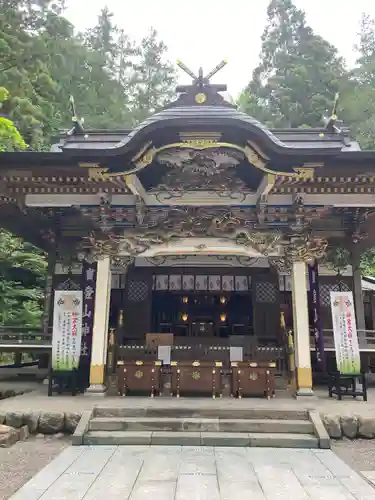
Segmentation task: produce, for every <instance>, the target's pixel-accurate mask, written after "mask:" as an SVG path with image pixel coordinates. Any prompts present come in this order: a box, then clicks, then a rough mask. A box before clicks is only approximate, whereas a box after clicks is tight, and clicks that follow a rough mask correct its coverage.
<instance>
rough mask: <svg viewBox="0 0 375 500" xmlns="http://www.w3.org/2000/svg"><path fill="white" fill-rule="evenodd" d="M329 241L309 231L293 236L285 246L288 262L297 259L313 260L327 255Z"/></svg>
mask: <svg viewBox="0 0 375 500" xmlns="http://www.w3.org/2000/svg"><path fill="white" fill-rule="evenodd" d="M327 247H328V241H327V240H326V239H325V238H320V237H311V235H309V234H308V233H306V234H304V235H301V236H297V237H293V238H292V239H291V241H290V243H289V244H288V245H287V246H286V248H285V258H286V261H287V263H289V264H291V263H293V262H296V261H303V262H306V263H308V262H311V261H314V260H315V259H316V260H321V259H323V258H324V257H325V255H326V251H327Z"/></svg>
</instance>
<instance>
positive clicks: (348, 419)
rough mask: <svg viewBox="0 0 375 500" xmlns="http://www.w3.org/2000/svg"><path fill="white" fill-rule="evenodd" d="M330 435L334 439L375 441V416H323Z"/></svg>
mask: <svg viewBox="0 0 375 500" xmlns="http://www.w3.org/2000/svg"><path fill="white" fill-rule="evenodd" d="M320 416H321V418H322V422H323V425H324V427H325V428H326V431H327V432H328V435H329V437H330V438H333V439H342V438H344V437H345V438H349V439H360V438H361V439H373V438H375V416H374V417H362V416H357V415H337V414H324V415H323V414H321V415H320Z"/></svg>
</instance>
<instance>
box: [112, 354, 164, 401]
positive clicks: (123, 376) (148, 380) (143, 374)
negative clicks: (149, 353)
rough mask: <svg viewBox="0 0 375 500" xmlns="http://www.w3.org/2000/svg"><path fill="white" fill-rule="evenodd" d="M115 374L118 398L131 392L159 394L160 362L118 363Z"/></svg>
mask: <svg viewBox="0 0 375 500" xmlns="http://www.w3.org/2000/svg"><path fill="white" fill-rule="evenodd" d="M116 372H117V388H118V393H119V394H120V396H124V395H125V396H126V395H127V394H128V393H129V392H131V391H133V392H146V393H148V394H150V396H151V397H154V395H155V394H157V395H160V394H161V390H162V389H161V361H119V362H118V364H117V370H116Z"/></svg>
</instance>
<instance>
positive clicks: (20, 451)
mask: <svg viewBox="0 0 375 500" xmlns="http://www.w3.org/2000/svg"><path fill="white" fill-rule="evenodd" d="M70 442H71V440H70V438H69V437H60V438H56V437H42V438H39V437H38V438H37V437H32V438H30V439H29V440H28V441H24V442H18V443H16V444H15V445H14V446H12V447H11V448H0V500H8V499H9V498H10V497H11V496H12V495H13V494H14V493H15V492H16V491H17V490H18V489H19V488H21V486H23V485H24V484H25V483H26V482H27V481H29V479H31V478H32V477H33V476H34V475H35V474H36V473H37V472H39V471H40V470H41V469H43V467H45V466H46V465H48V464H49V463H50V462H51V461H52V460H53V459H54V458H55V457H56V456H57V455H59V454H60V452H61V451H63V449H64V448H66V447H67V446H69V445H70Z"/></svg>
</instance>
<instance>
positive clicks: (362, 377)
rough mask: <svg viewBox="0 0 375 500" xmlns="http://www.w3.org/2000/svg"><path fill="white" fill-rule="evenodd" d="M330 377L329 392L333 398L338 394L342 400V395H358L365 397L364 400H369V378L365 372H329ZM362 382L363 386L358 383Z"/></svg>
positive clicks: (354, 396) (353, 396)
mask: <svg viewBox="0 0 375 500" xmlns="http://www.w3.org/2000/svg"><path fill="white" fill-rule="evenodd" d="M328 375H329V379H328V394H329V397H330V398H331V397H332V396H333V395H336V396H337V398H338V400H339V401H341V400H342V396H351V397H352V398H354V399H355V398H356V397H357V396H360V397H363V401H367V379H366V374H365V373H350V374H342V373H340V372H333V373H329V374H328ZM358 382H359V383H360V385H361V386H362V387H361V388H359V387H358V385H357V383H358Z"/></svg>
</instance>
